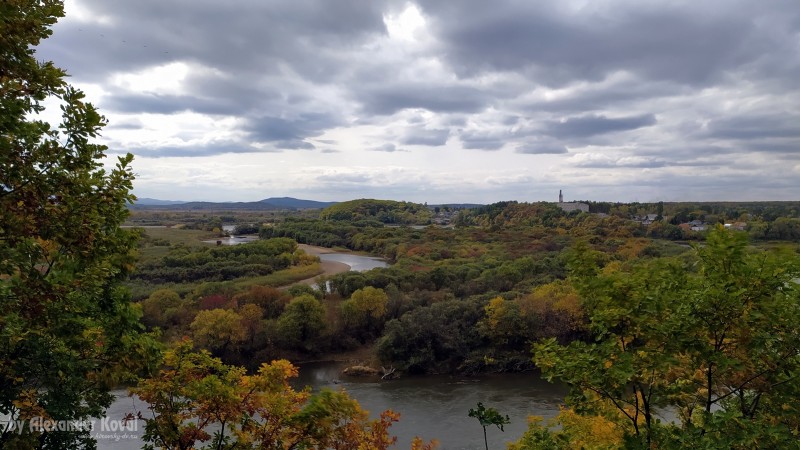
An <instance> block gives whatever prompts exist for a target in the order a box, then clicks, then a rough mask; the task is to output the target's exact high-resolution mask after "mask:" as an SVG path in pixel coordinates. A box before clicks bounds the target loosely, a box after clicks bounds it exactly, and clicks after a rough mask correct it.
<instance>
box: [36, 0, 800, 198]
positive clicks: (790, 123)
mask: <svg viewBox="0 0 800 450" xmlns="http://www.w3.org/2000/svg"><path fill="white" fill-rule="evenodd" d="M66 12H67V17H66V18H64V19H62V20H61V22H59V23H58V24H57V25H56V27H55V29H54V34H53V36H52V37H51V38H50V39H48V40H46V41H44V42H43V43H42V44H41V46H40V47H39V49H38V57H39V58H40V59H46V60H52V61H54V62H55V63H56V64H57V65H59V66H61V67H63V68H65V69H66V70H67V71H68V73H69V74H70V75H71V82H72V83H73V84H75V85H77V86H78V87H80V88H82V89H84V90H85V91H86V93H87V95H88V97H89V99H90V100H91V101H92V102H93V103H95V105H96V106H97V107H98V108H99V109H100V110H101V112H102V113H103V114H104V115H105V116H106V117H107V118H108V120H109V126H108V127H107V128H106V129H105V130H104V133H103V140H104V143H106V144H107V145H108V146H109V147H110V150H109V153H110V154H118V153H125V152H132V153H133V154H134V155H135V156H136V158H135V161H134V170H135V172H136V173H137V180H136V182H135V193H136V194H137V195H138V196H140V197H155V198H160V199H171V200H210V201H223V200H233V201H250V200H259V199H262V198H266V197H273V196H294V197H300V198H308V199H314V200H348V199H353V198H364V197H369V198H384V199H395V200H408V201H418V202H428V203H445V202H494V201H500V200H519V201H539V200H549V201H555V200H556V199H557V196H558V190H559V189H563V190H564V194H565V198H566V199H567V200H573V199H586V200H596V201H657V200H663V201H681V200H798V198H800V2H798V1H797V0H785V1H782V0H775V1H773V0H750V1H737V0H703V1H698V0H687V1H666V0H657V1H656V0H653V1H647V0H582V1H572V0H558V1H554V0H553V1H519V0H508V1H506V0H492V1H487V0H466V1H455V0H453V1H443V0H418V1H416V2H405V1H378V0H335V1H332V0H308V1H304V0H270V1H264V0H239V1H236V2H229V1H220V0H169V1H166V0H136V1H130V0H72V1H70V0H67V1H66Z"/></svg>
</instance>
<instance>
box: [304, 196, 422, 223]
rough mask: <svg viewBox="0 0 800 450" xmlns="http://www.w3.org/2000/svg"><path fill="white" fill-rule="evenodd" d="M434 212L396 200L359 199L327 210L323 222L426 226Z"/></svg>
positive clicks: (414, 204) (323, 212) (323, 215)
mask: <svg viewBox="0 0 800 450" xmlns="http://www.w3.org/2000/svg"><path fill="white" fill-rule="evenodd" d="M432 217H433V212H432V211H431V210H430V209H429V208H428V207H427V206H425V205H421V204H419V203H410V202H397V201H394V200H375V199H359V200H350V201H348V202H342V203H337V204H335V205H333V206H330V207H328V208H325V209H324V210H323V211H322V214H321V215H320V218H321V219H323V220H348V221H359V220H377V221H379V222H382V223H386V224H398V225H414V224H418V225H426V224H429V223H430V221H431V218H432Z"/></svg>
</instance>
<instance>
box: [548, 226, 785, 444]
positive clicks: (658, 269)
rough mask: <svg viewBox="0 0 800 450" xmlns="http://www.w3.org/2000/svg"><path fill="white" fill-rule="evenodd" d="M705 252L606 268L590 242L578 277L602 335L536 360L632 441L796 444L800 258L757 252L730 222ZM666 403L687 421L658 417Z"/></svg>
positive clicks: (577, 402)
mask: <svg viewBox="0 0 800 450" xmlns="http://www.w3.org/2000/svg"><path fill="white" fill-rule="evenodd" d="M695 251H696V261H694V262H692V263H691V264H689V265H684V264H682V263H679V262H676V261H667V260H656V261H649V262H646V263H638V264H633V265H632V266H629V267H626V266H623V265H621V264H619V263H609V264H607V265H605V266H604V267H600V266H599V265H598V258H597V257H596V256H595V255H594V254H593V253H592V252H591V251H589V250H588V249H586V248H583V249H580V251H578V252H576V254H575V256H574V258H573V261H572V279H571V281H572V283H573V285H574V286H576V288H577V289H578V291H579V294H580V296H581V299H582V302H583V307H584V308H585V310H586V312H587V314H588V316H589V319H590V321H591V325H590V327H591V332H592V334H593V339H591V340H590V341H589V342H573V343H571V344H570V345H568V346H561V345H558V344H557V343H556V342H555V340H549V341H545V342H543V343H540V344H538V345H536V346H535V357H534V359H535V361H536V364H537V365H538V366H539V367H540V368H541V369H542V372H543V374H544V375H545V376H546V377H547V378H548V379H552V378H558V379H561V380H563V381H564V382H566V383H567V384H569V385H570V386H572V388H573V390H572V393H571V395H570V397H569V399H568V400H569V404H570V405H571V406H572V408H573V409H574V410H575V411H576V412H578V413H579V414H582V415H588V416H591V415H600V416H604V417H605V418H606V419H608V420H609V421H611V422H613V423H618V424H620V426H622V427H624V431H625V435H626V438H625V441H626V443H627V445H628V446H629V447H631V448H652V447H667V448H672V447H678V448H786V447H796V446H797V436H798V434H799V433H800V420H798V417H800V411H798V409H797V404H796V402H795V401H794V399H795V398H796V396H797V395H798V391H800V383H798V378H797V377H798V375H800V356H798V355H799V354H800V335H798V333H797V331H796V324H797V323H798V321H800V295H798V286H797V281H796V280H797V278H798V277H799V276H800V265H799V264H798V259H797V256H796V255H794V254H791V253H781V252H777V253H765V252H754V251H750V250H749V249H748V248H747V242H746V236H745V235H744V234H743V233H731V232H729V231H726V230H724V229H723V228H722V227H721V226H720V227H718V228H717V229H715V230H712V231H711V232H710V233H709V236H708V239H707V242H706V245H705V246H704V247H696V248H695ZM611 406H613V407H611ZM664 408H669V409H671V410H673V411H675V412H676V413H677V416H678V418H679V422H678V423H662V422H660V421H659V419H658V411H659V410H663V409H664ZM566 432H569V430H566ZM532 448H535V447H532Z"/></svg>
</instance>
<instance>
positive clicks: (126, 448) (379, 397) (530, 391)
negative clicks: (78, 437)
mask: <svg viewBox="0 0 800 450" xmlns="http://www.w3.org/2000/svg"><path fill="white" fill-rule="evenodd" d="M342 368H343V366H342V364H341V363H333V362H325V363H309V364H303V365H301V366H300V377H299V379H298V380H297V381H296V383H294V384H295V385H296V387H298V388H299V387H302V386H311V387H312V388H313V389H314V390H318V389H321V388H323V387H327V388H330V389H336V390H338V389H344V390H345V391H347V392H348V393H349V394H350V395H351V396H352V397H353V398H355V399H356V400H358V402H359V403H360V404H361V406H362V407H364V409H366V410H368V411H370V414H371V415H372V416H373V417H377V415H378V414H379V413H380V412H381V411H383V410H386V409H392V410H394V411H396V412H398V413H400V422H398V423H396V424H395V425H394V426H392V428H391V431H392V434H393V435H395V436H397V437H398V442H397V446H396V448H397V449H408V448H410V442H411V439H412V438H413V437H414V436H420V437H422V438H423V439H426V440H427V439H433V438H435V439H437V440H439V442H440V445H439V449H441V450H461V449H470V450H472V449H475V450H478V449H482V448H483V431H482V428H481V427H480V425H479V424H478V421H477V419H474V418H471V417H468V416H467V413H468V411H469V409H470V408H474V407H475V406H476V404H477V403H478V402H483V404H484V405H486V406H487V407H494V408H497V409H498V410H499V411H500V412H501V413H503V414H507V415H508V416H509V417H510V418H511V423H510V424H509V425H506V426H505V432H500V430H498V429H497V428H495V427H492V428H491V429H488V437H489V448H490V449H504V448H505V444H506V443H507V442H510V441H514V440H516V439H518V438H519V437H520V436H521V435H522V433H523V432H524V431H525V430H526V429H527V417H528V416H529V415H540V416H545V417H552V416H554V415H555V414H556V413H557V412H558V406H559V405H560V404H561V402H562V400H563V398H564V395H565V394H566V390H565V389H564V388H563V387H561V386H559V385H553V384H550V383H547V382H546V381H543V380H542V379H541V378H539V376H538V375H536V374H533V373H524V374H502V375H490V376H483V377H478V378H467V377H450V376H427V377H404V378H400V379H397V380H390V381H379V380H365V379H360V378H347V377H343V376H342V375H341V370H342ZM115 393H116V394H117V395H118V399H117V401H116V402H114V404H113V405H111V408H109V410H108V413H107V414H108V415H107V417H108V418H110V419H112V420H116V419H118V418H121V417H123V416H124V415H125V414H126V413H128V412H135V411H137V410H140V411H142V413H143V414H146V413H147V411H146V405H145V404H143V402H141V401H136V400H135V399H132V398H130V397H128V396H127V395H126V393H125V391H117V392H115ZM143 428H144V424H143V423H141V422H140V423H138V434H139V435H141V433H142V432H143ZM129 434H134V433H133V432H129ZM141 446H142V442H141V441H140V440H138V439H133V438H131V436H128V437H124V435H122V434H121V435H120V439H119V440H114V439H113V438H104V439H98V446H97V447H98V449H101V450H102V449H107V450H111V449H114V450H133V449H138V448H141Z"/></svg>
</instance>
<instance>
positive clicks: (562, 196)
mask: <svg viewBox="0 0 800 450" xmlns="http://www.w3.org/2000/svg"><path fill="white" fill-rule="evenodd" d="M558 203H564V195H563V194H562V193H561V189H559V190H558Z"/></svg>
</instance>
